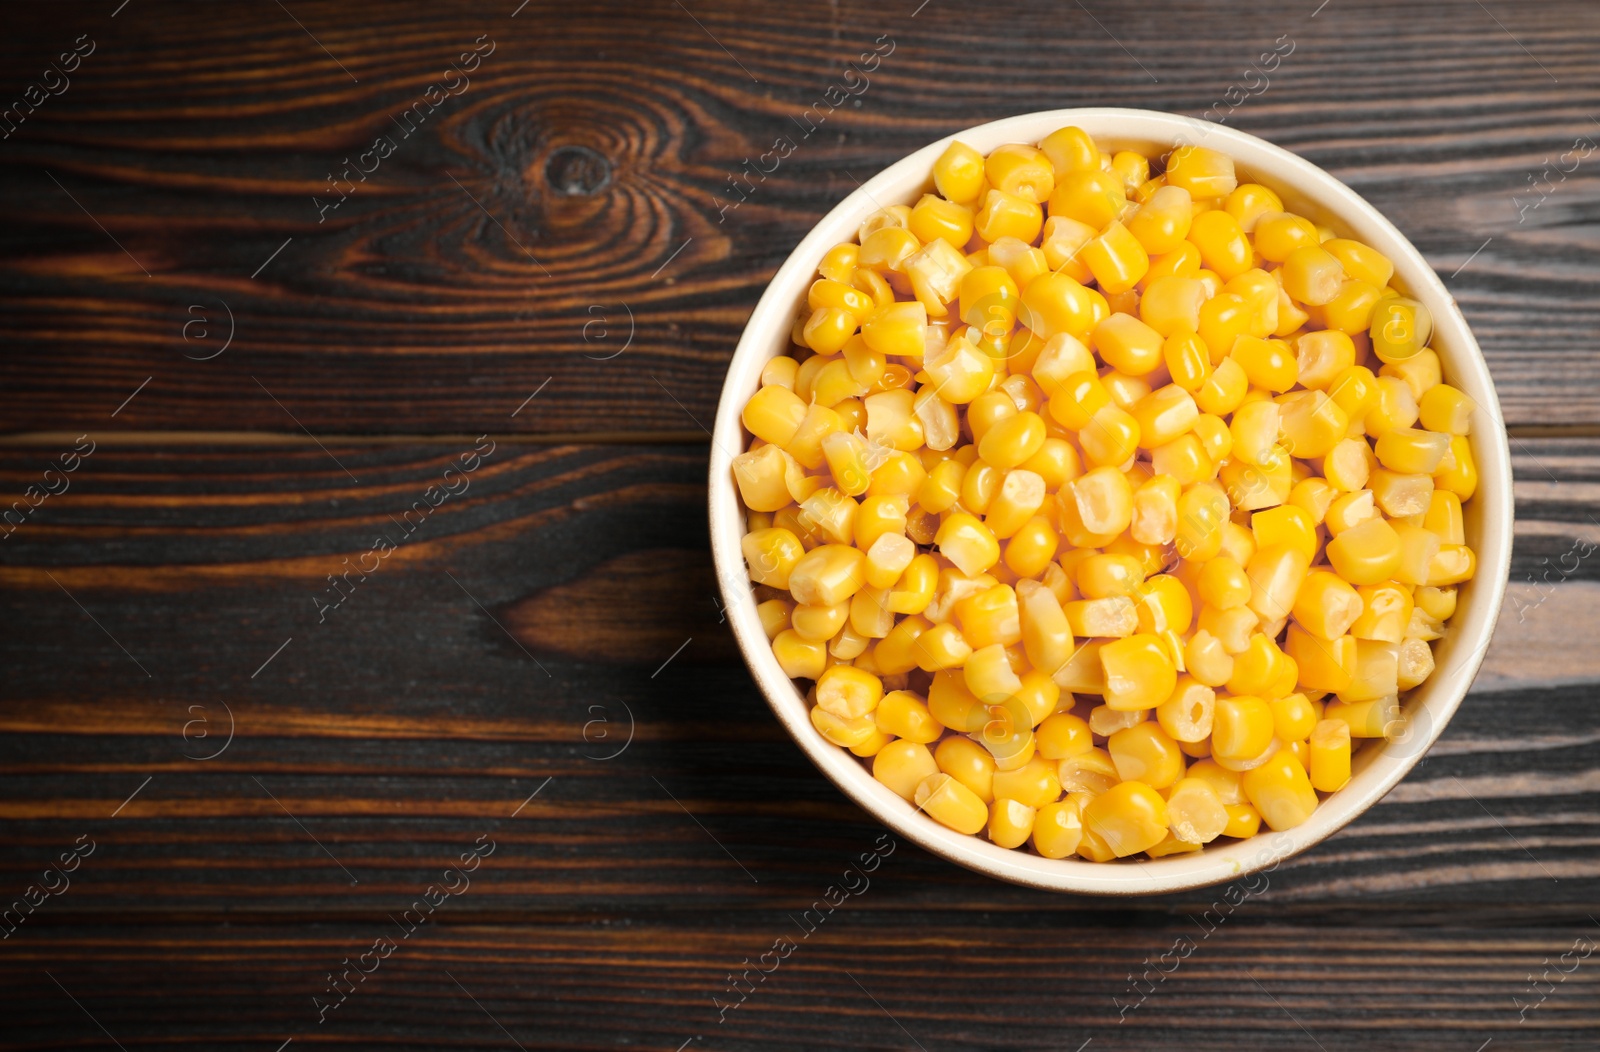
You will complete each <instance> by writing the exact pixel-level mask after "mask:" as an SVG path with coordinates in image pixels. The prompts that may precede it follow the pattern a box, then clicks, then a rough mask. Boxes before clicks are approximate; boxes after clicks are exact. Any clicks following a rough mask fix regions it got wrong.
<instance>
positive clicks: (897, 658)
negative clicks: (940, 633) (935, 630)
mask: <svg viewBox="0 0 1600 1052" xmlns="http://www.w3.org/2000/svg"><path fill="white" fill-rule="evenodd" d="M930 627H931V625H930V622H928V619H925V617H917V616H910V617H906V619H902V620H901V622H899V624H896V625H894V627H893V628H890V632H888V635H885V636H883V638H882V640H878V644H877V646H874V648H872V662H874V663H875V665H877V667H878V671H882V673H883V675H886V676H899V675H906V673H907V671H910V670H912V668H915V667H917V660H918V657H920V654H918V651H917V640H918V638H920V636H922V633H925V632H928V628H930Z"/></svg>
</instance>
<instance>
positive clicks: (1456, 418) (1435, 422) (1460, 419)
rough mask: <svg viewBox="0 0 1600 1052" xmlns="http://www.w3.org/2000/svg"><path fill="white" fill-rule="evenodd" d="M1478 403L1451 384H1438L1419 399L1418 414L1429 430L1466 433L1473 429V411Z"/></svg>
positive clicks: (1455, 433) (1423, 424) (1444, 432)
mask: <svg viewBox="0 0 1600 1052" xmlns="http://www.w3.org/2000/svg"><path fill="white" fill-rule="evenodd" d="M1476 408H1477V404H1476V403H1475V402H1473V400H1472V399H1470V398H1468V397H1467V396H1466V395H1465V394H1463V393H1462V392H1461V391H1460V390H1458V389H1457V388H1454V387H1451V386H1450V385H1449V384H1443V383H1441V384H1436V385H1435V386H1433V387H1430V388H1429V389H1428V390H1427V391H1426V392H1424V393H1423V395H1422V397H1420V398H1419V399H1417V415H1418V419H1419V420H1421V421H1422V426H1423V427H1425V428H1427V429H1428V430H1429V431H1438V432H1441V433H1443V434H1449V435H1466V434H1470V433H1471V431H1472V411H1473V410H1474V409H1476Z"/></svg>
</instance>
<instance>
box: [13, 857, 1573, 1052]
mask: <svg viewBox="0 0 1600 1052" xmlns="http://www.w3.org/2000/svg"><path fill="white" fill-rule="evenodd" d="M492 861H493V859H488V860H485V863H484V865H485V867H487V866H488V865H489V864H490V863H491V862H492ZM898 861H899V859H898V858H897V857H894V856H891V857H889V858H887V859H885V860H884V861H883V863H882V865H881V867H880V869H879V871H878V873H877V875H876V877H875V879H873V880H872V882H871V884H870V886H866V887H865V888H864V889H863V891H862V893H861V895H860V896H859V897H856V898H851V899H848V900H847V901H846V902H845V903H844V904H843V905H841V906H840V907H839V908H838V909H837V910H836V911H834V912H833V913H832V914H830V915H828V916H827V918H826V920H825V921H823V922H822V923H820V924H815V927H814V930H813V931H812V933H811V934H809V935H806V934H804V932H805V929H804V928H802V927H800V926H799V922H797V921H795V920H793V919H792V918H791V916H789V915H787V914H786V911H783V910H777V911H773V912H770V913H766V914H762V915H760V916H757V917H751V918H748V919H746V921H745V923H742V924H740V925H738V926H736V927H733V926H729V925H727V924H725V923H721V922H719V920H718V918H717V916H716V914H715V913H713V912H710V911H709V910H707V911H704V912H700V913H696V914H690V915H687V916H684V917H681V918H677V919H676V920H675V921H672V920H669V921H662V920H660V919H648V920H641V921H638V922H633V923H627V924H622V925H616V924H608V923H607V922H606V921H605V920H604V919H597V918H573V919H571V920H566V921H563V922H559V923H552V924H539V925H517V924H499V925H495V926H492V927H486V926H477V925H463V924H458V923H452V922H449V921H446V922H443V923H439V924H438V925H437V926H429V925H423V926H420V927H418V928H417V929H416V931H415V933H414V934H412V935H410V936H409V937H408V938H402V937H401V935H400V933H401V932H402V931H403V930H404V929H403V928H400V927H397V925H396V924H391V923H390V921H389V920H387V919H384V918H381V917H380V918H378V921H377V923H367V924H349V923H344V924H329V925H319V926H316V927H309V926H303V925H289V926H274V927H272V928H270V929H269V928H263V927H258V926H254V925H243V926H239V927H232V928H222V927H213V926H204V927H202V926H193V925H189V926H174V925H161V926H154V927H148V928H137V929H126V928H122V929H114V928H113V929H108V928H100V927H90V928H83V929H69V928H55V929H51V930H48V931H41V932H35V933H32V934H33V938H32V940H31V941H29V942H27V943H23V944H19V945H18V946H16V947H8V948H7V949H8V951H9V952H8V953H7V954H6V955H5V956H4V957H3V958H0V979H3V980H4V983H3V989H4V991H5V992H4V994H0V998H3V1000H4V1002H5V1003H6V1008H7V1015H8V1019H7V1022H8V1037H9V1039H10V1042H11V1047H14V1048H18V1049H42V1048H53V1047H72V1048H78V1047H82V1048H91V1047H96V1046H97V1045H98V1047H108V1046H107V1045H106V1044H105V1038H104V1037H103V1036H102V1031H101V1030H99V1029H97V1024H98V1025H99V1026H101V1027H103V1028H104V1032H105V1033H109V1034H111V1035H114V1036H115V1039H116V1040H117V1041H119V1042H121V1043H122V1044H123V1045H124V1046H125V1047H128V1048H136V1047H196V1046H198V1047H205V1048H214V1049H223V1050H239V1052H245V1050H249V1049H256V1048H262V1047H267V1048H271V1047H276V1046H277V1045H278V1044H279V1043H282V1042H284V1041H286V1040H291V1039H292V1040H293V1041H294V1044H293V1045H291V1046H290V1047H300V1046H301V1045H302V1044H313V1043H330V1044H331V1043H337V1044H338V1046H339V1047H341V1048H350V1049H359V1050H364V1049H380V1048H385V1049H387V1048H395V1047H415V1048H446V1047H448V1048H458V1049H505V1048H510V1047H513V1045H512V1042H515V1044H516V1045H517V1046H520V1047H522V1048H525V1049H529V1050H532V1049H602V1048H616V1047H638V1048H649V1049H667V1050H671V1049H676V1048H680V1047H687V1048H690V1049H693V1048H711V1049H725V1050H745V1049H769V1048H780V1049H838V1048H851V1049H908V1048H916V1047H922V1048H926V1049H934V1048H938V1049H956V1050H978V1049H992V1048H996V1047H1003V1048H1010V1049H1029V1050H1045V1049H1050V1050H1060V1049H1066V1050H1069V1052H1070V1050H1074V1049H1081V1048H1084V1046H1085V1045H1087V1046H1088V1047H1089V1048H1096V1049H1098V1048H1108V1049H1118V1050H1128V1052H1142V1050H1145V1049H1149V1048H1151V1047H1159V1046H1161V1045H1165V1044H1171V1043H1179V1044H1181V1047H1184V1048H1190V1049H1199V1050H1206V1052H1209V1050H1218V1052H1222V1050H1234V1049H1238V1048H1242V1047H1243V1048H1316V1047H1318V1046H1319V1045H1320V1046H1321V1047H1323V1048H1326V1049H1330V1050H1331V1049H1338V1048H1371V1049H1384V1050H1393V1049H1467V1050H1469V1052H1470V1050H1472V1049H1474V1048H1477V1047H1478V1046H1480V1045H1483V1044H1485V1043H1487V1042H1489V1041H1492V1042H1493V1043H1494V1045H1496V1046H1497V1045H1501V1044H1505V1045H1507V1046H1509V1047H1514V1048H1537V1049H1552V1050H1572V1052H1577V1050H1579V1049H1589V1048H1592V1047H1593V1036H1594V1033H1595V1030H1596V1028H1597V1027H1600V996H1597V995H1600V979H1597V975H1600V972H1597V970H1596V969H1595V965H1594V958H1593V956H1592V951H1591V955H1590V956H1588V957H1587V959H1580V958H1579V956H1578V954H1581V953H1582V952H1583V951H1582V950H1581V949H1580V950H1578V951H1576V952H1575V951H1574V949H1573V947H1574V943H1575V942H1579V940H1583V939H1589V940H1591V941H1590V943H1589V944H1588V945H1593V940H1594V937H1595V935H1596V934H1597V933H1596V931H1595V926H1594V925H1592V924H1591V923H1590V922H1589V921H1588V920H1587V919H1584V918H1583V917H1582V916H1577V917H1574V918H1568V919H1565V920H1563V921H1561V922H1558V923H1551V924H1548V925H1540V926H1536V927H1531V926H1526V925H1519V924H1510V925H1496V924H1492V923H1489V922H1488V921H1487V918H1483V919H1480V920H1478V922H1477V923H1473V921H1472V920H1470V919H1468V918H1462V919H1459V920H1457V921H1455V922H1446V923H1444V924H1442V925H1440V926H1438V927H1436V928H1430V929H1428V930H1426V931H1416V932H1406V933H1405V936H1406V937H1405V938H1404V939H1403V940H1402V939H1398V938H1397V937H1396V936H1397V932H1396V929H1395V928H1394V927H1392V926H1391V925H1390V924H1389V923H1387V922H1385V923H1383V924H1370V923H1360V922H1356V923H1350V924H1340V925H1318V924H1295V923H1289V924H1281V923H1280V924H1263V923H1261V922H1260V920H1259V919H1258V918H1256V917H1254V916H1252V914H1251V910H1252V907H1253V906H1254V905H1255V902H1254V901H1252V900H1251V899H1248V898H1246V899H1244V900H1242V903H1241V904H1240V905H1239V906H1238V907H1236V908H1235V909H1233V911H1232V912H1231V913H1227V914H1224V913H1223V912H1215V913H1213V914H1211V916H1210V917H1209V918H1203V916H1202V915H1199V914H1197V915H1195V916H1193V917H1174V918H1170V919H1166V920H1161V921H1157V922H1153V923H1146V924H1134V923H1130V922H1129V919H1128V918H1125V917H1122V916H1119V915H1116V914H1110V915H1103V916H1101V917H1099V918H1095V919H1088V918H1083V917H1071V918H1068V917H1057V918H1049V917H1043V916H1039V915H1036V914H1020V915H1019V914H995V915H991V916H989V917H985V918H983V919H982V920H978V921H974V920H972V919H969V918H964V917H951V916H949V915H946V914H944V913H942V912H930V911H926V910H917V909H910V910H906V911H901V912H896V913H893V914H886V915H877V916H874V915H872V914H871V913H868V912H865V911H864V909H863V907H864V906H865V905H866V904H867V903H869V902H871V901H874V900H881V899H887V898H893V897H895V896H897V895H898V894H900V889H901V888H902V887H903V886H904V884H905V882H906V877H905V875H904V874H903V873H899V872H895V866H896V863H897V862H898ZM819 891H820V889H819ZM472 894H474V890H468V891H466V892H464V894H463V897H469V896H471V895H472ZM452 905H453V903H452ZM707 905H709V904H707ZM441 912H443V911H442V910H441ZM793 912H797V910H796V911H793ZM819 913H820V911H819ZM813 923H814V922H813ZM386 937H387V938H392V939H393V940H394V942H395V944H396V948H394V949H392V950H390V951H389V956H388V957H387V958H384V959H382V960H381V961H380V960H378V959H377V958H375V957H372V958H369V959H368V962H367V965H370V966H371V972H372V974H371V976H370V977H369V978H362V979H359V980H358V979H356V978H355V975H354V971H353V968H354V966H355V962H356V958H357V956H358V955H359V954H360V953H362V952H364V951H367V950H369V949H370V948H371V947H372V945H373V944H374V941H375V940H378V939H380V938H386ZM782 939H789V940H791V941H790V942H789V943H788V944H787V945H786V946H784V944H782V943H780V942H779V940H782ZM775 943H777V944H779V945H780V946H783V949H780V951H779V953H780V954H783V956H781V957H779V956H776V955H772V953H771V951H772V948H773V946H774V944H775ZM1579 944H1580V945H1584V944H1582V943H1581V942H1580V943H1579ZM764 952H766V953H768V954H769V956H768V957H767V958H766V962H765V964H764V965H760V966H761V967H765V968H766V969H767V970H768V971H769V972H770V975H766V976H761V975H760V973H759V972H757V971H756V968H757V967H758V961H759V958H760V955H761V954H762V953H764ZM1563 953H1568V954H1569V955H1570V956H1569V957H1568V959H1567V961H1566V962H1565V963H1564V964H1563V963H1561V961H1560V958H1561V954H1563ZM1163 954H1167V955H1168V956H1167V958H1166V960H1165V961H1162V960H1161V955H1163ZM1180 954H1182V956H1181V957H1180V956H1179V955H1180ZM63 959H66V960H70V961H72V962H73V964H72V965H70V966H64V965H61V964H59V963H58V962H60V961H62V960H63ZM346 959H348V960H350V961H351V962H352V963H351V966H350V967H351V968H352V972H351V976H352V978H351V979H350V984H351V985H352V986H353V987H354V989H353V990H348V988H346V989H347V993H346V996H345V997H344V998H343V1000H342V1001H339V1000H338V999H337V998H335V997H333V996H328V995H326V993H325V991H326V990H327V987H328V979H327V975H328V973H329V972H330V971H334V972H335V973H336V974H337V973H338V972H340V971H343V970H344V967H345V966H344V965H343V964H342V962H343V961H345V960H346ZM1546 961H1548V962H1550V965H1552V966H1557V965H1559V967H1562V968H1566V969H1569V970H1570V974H1568V975H1565V976H1561V977H1560V981H1557V977H1558V974H1559V972H1558V969H1557V967H1550V968H1549V975H1550V978H1549V979H1548V980H1543V976H1544V974H1545V970H1546V967H1547V966H1546V964H1545V962H1546ZM1157 963H1159V964H1160V966H1161V968H1162V969H1164V970H1166V971H1169V972H1170V974H1169V975H1166V976H1163V977H1161V978H1159V979H1157V975H1158V974H1159V973H1158V972H1157V971H1156V967H1155V965H1156V964H1157ZM367 965H363V967H366V966H367ZM45 968H49V969H50V975H49V976H46V975H45V974H43V970H44V969H45ZM747 968H748V969H750V979H749V980H748V985H746V984H745V983H746V981H745V980H743V979H742V978H741V976H742V973H743V972H744V971H745V969H747ZM1530 970H1531V971H1532V972H1533V974H1534V977H1535V978H1536V979H1541V980H1542V981H1541V982H1540V984H1539V987H1538V990H1539V992H1530V982H1529V979H1528V978H1527V977H1528V974H1529V972H1530ZM1146 974H1148V975H1149V976H1150V979H1149V980H1145V981H1144V982H1143V984H1142V985H1140V984H1138V983H1136V982H1135V980H1138V979H1140V977H1142V976H1144V975H1146ZM730 977H731V978H735V979H737V980H738V983H739V985H738V989H740V990H742V991H743V997H742V999H741V997H740V995H739V994H737V993H730V990H729V988H730ZM57 983H59V984H60V985H59V986H58V985H57ZM63 988H64V989H65V990H66V991H68V992H69V993H70V994H71V995H72V997H74V998H76V999H77V1000H78V1001H79V1002H80V1004H81V1006H82V1007H81V1010H80V1008H78V1007H74V1005H73V1004H72V1002H71V1001H70V1000H69V999H68V997H67V996H65V995H64V994H63ZM1141 991H1142V994H1141ZM1541 993H1542V997H1541ZM315 997H321V1002H320V1003H321V1004H323V1005H325V1004H329V1003H335V1004H337V1005H338V1007H336V1008H334V1009H332V1010H331V1011H328V1012H326V1013H325V1019H326V1021H325V1022H321V1023H319V1022H318V1016H319V1012H320V1011H321V1008H320V1007H319V1002H318V1001H314V1000H313V998H315ZM713 997H716V998H717V1001H715V1002H714V1001H713ZM730 1003H731V1004H734V1005H737V1007H734V1008H732V1009H731V1010H726V1011H724V1010H722V1009H720V1008H719V1007H718V1004H723V1005H726V1004H730ZM1519 1003H1520V1005H1521V1006H1522V1007H1519ZM1529 1006H1532V1007H1529ZM90 1013H92V1015H93V1017H94V1019H93V1020H91V1019H90V1018H88V1015H89V1014H90ZM719 1016H720V1017H721V1019H720V1021H719ZM1491 1047H1493V1046H1491Z"/></svg>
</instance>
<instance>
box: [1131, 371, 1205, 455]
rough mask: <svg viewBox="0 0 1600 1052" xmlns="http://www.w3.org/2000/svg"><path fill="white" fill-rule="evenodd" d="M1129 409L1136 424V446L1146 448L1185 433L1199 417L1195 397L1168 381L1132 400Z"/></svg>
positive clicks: (1165, 442)
mask: <svg viewBox="0 0 1600 1052" xmlns="http://www.w3.org/2000/svg"><path fill="white" fill-rule="evenodd" d="M1129 412H1130V413H1131V414H1132V416H1133V418H1134V420H1135V421H1136V422H1137V423H1138V425H1139V445H1140V446H1141V447H1143V448H1145V449H1154V448H1155V447H1156V446H1161V445H1165V444H1167V443H1168V442H1171V441H1173V440H1174V439H1177V438H1178V437H1180V436H1182V435H1186V434H1188V433H1189V431H1190V430H1191V429H1192V428H1193V427H1194V422H1195V421H1196V420H1198V419H1199V418H1200V410H1199V409H1198V408H1197V407H1196V406H1195V402H1194V397H1193V396H1192V395H1191V394H1190V393H1189V392H1188V391H1186V390H1184V389H1183V388H1182V387H1179V386H1178V385H1177V384H1167V385H1166V386H1165V387H1160V388H1157V389H1156V390H1154V391H1152V392H1150V393H1149V394H1147V395H1145V396H1144V397H1143V398H1141V399H1139V401H1137V402H1135V403H1134V404H1133V407H1132V408H1131V409H1130V410H1129Z"/></svg>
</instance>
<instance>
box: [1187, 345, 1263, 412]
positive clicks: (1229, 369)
mask: <svg viewBox="0 0 1600 1052" xmlns="http://www.w3.org/2000/svg"><path fill="white" fill-rule="evenodd" d="M1249 389H1250V380H1249V378H1248V377H1246V376H1245V374H1244V368H1243V367H1242V366H1240V365H1239V363H1238V362H1236V361H1234V360H1233V359H1232V358H1224V359H1222V360H1221V361H1220V362H1216V363H1215V367H1214V368H1213V369H1212V371H1211V375H1210V376H1208V377H1206V379H1205V382H1204V383H1202V384H1201V385H1200V389H1199V390H1198V391H1196V392H1195V393H1194V400H1195V403H1196V404H1197V405H1199V407H1200V410H1201V412H1204V413H1210V414H1211V415H1213V416H1218V417H1225V416H1227V415H1229V414H1230V413H1232V412H1233V411H1234V410H1235V409H1237V408H1238V406H1239V403H1240V402H1242V401H1244V396H1245V393H1246V392H1247V391H1249Z"/></svg>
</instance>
